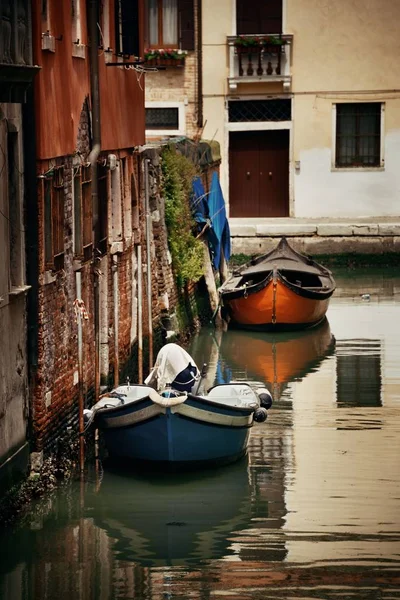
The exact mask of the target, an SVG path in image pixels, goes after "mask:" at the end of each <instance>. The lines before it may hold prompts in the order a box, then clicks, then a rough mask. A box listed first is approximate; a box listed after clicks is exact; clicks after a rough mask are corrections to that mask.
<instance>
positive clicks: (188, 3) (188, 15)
mask: <svg viewBox="0 0 400 600" xmlns="http://www.w3.org/2000/svg"><path fill="white" fill-rule="evenodd" d="M200 1H201V0H200ZM193 4H194V2H193V0H178V19H179V21H178V23H179V46H180V48H181V49H182V50H194V5H193Z"/></svg>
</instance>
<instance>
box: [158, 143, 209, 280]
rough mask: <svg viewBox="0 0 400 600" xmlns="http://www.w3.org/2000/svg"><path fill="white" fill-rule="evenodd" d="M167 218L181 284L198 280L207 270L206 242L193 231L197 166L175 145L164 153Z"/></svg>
mask: <svg viewBox="0 0 400 600" xmlns="http://www.w3.org/2000/svg"><path fill="white" fill-rule="evenodd" d="M162 173H163V192H164V198H165V221H166V225H167V230H168V244H169V249H170V252H171V257H172V266H173V269H174V272H175V275H176V278H177V283H178V286H179V287H182V286H183V285H184V284H185V283H186V282H188V281H198V280H199V279H200V278H201V277H202V275H203V273H204V265H203V245H202V243H201V242H200V240H197V239H196V236H195V235H194V234H193V232H194V231H195V223H194V220H193V217H192V214H191V211H190V206H189V199H190V195H191V192H192V181H193V178H194V177H195V176H196V175H197V171H196V167H195V166H194V165H193V163H192V162H191V161H190V160H188V159H187V158H186V157H185V156H182V155H181V154H178V153H177V152H176V150H175V149H174V148H173V147H172V148H171V147H170V148H167V149H166V150H165V151H164V152H163V154H162Z"/></svg>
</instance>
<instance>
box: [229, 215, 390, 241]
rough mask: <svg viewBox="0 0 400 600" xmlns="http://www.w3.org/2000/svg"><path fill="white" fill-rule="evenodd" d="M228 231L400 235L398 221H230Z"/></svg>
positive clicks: (274, 234) (260, 234)
mask: <svg viewBox="0 0 400 600" xmlns="http://www.w3.org/2000/svg"><path fill="white" fill-rule="evenodd" d="M243 220H244V219H243ZM230 232H231V237H281V236H288V237H298V236H310V235H311V236H312V235H317V236H321V237H351V236H367V237H371V236H372V237H374V236H382V237H384V236H389V237H393V236H399V235H400V223H396V222H394V223H342V222H333V223H321V224H317V223H310V224H307V223H288V222H287V221H286V222H282V223H276V222H275V223H265V224H264V223H258V224H257V223H243V224H242V223H230Z"/></svg>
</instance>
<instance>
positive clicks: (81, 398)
mask: <svg viewBox="0 0 400 600" xmlns="http://www.w3.org/2000/svg"><path fill="white" fill-rule="evenodd" d="M75 282H76V297H77V299H78V300H81V298H82V274H81V272H80V271H76V273H75ZM77 321H78V379H79V381H78V389H79V402H78V409H79V465H80V470H81V473H82V472H83V471H84V468H85V446H84V442H85V440H84V437H83V432H84V429H85V425H84V421H83V409H84V393H83V337H82V313H81V311H79V310H78V311H77Z"/></svg>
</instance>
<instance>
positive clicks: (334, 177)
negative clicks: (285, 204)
mask: <svg viewBox="0 0 400 600" xmlns="http://www.w3.org/2000/svg"><path fill="white" fill-rule="evenodd" d="M331 156H332V151H331V148H327V147H325V148H318V147H315V148H310V149H304V150H299V152H298V158H296V160H299V161H300V171H299V172H296V174H295V176H294V198H295V216H296V217H314V218H315V217H362V216H365V217H379V216H398V215H399V207H400V169H399V165H400V129H398V130H397V131H392V132H389V133H388V134H387V135H386V136H385V157H386V159H385V167H384V169H383V170H379V169H377V170H370V171H368V170H364V169H360V170H357V169H354V170H352V171H340V170H332V168H331Z"/></svg>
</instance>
